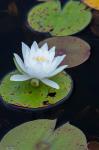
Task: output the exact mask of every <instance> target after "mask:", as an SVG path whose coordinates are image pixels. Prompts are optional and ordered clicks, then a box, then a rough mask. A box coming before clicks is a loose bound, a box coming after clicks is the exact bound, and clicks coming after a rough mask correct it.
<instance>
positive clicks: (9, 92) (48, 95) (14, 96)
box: [0, 72, 73, 108]
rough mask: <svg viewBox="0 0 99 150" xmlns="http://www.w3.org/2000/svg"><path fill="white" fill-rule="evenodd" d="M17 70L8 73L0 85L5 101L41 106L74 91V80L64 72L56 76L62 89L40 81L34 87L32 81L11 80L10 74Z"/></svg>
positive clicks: (50, 103)
mask: <svg viewBox="0 0 99 150" xmlns="http://www.w3.org/2000/svg"><path fill="white" fill-rule="evenodd" d="M15 73H17V72H11V73H9V74H7V75H6V76H5V77H4V78H3V80H2V82H1V85H0V95H1V97H2V99H3V101H4V102H6V103H7V104H13V105H16V106H21V107H26V108H39V107H40V108H41V107H46V106H49V105H53V104H56V103H57V102H59V101H61V100H62V99H63V98H64V97H67V96H69V94H70V93H71V91H72V84H73V83H72V80H71V77H70V76H69V75H68V74H65V73H64V72H62V73H60V74H58V75H56V76H54V77H53V78H52V80H53V81H55V82H57V83H58V84H59V86H60V89H59V90H57V89H54V88H51V87H49V86H46V85H44V84H43V83H41V82H40V85H39V86H38V87H33V86H32V85H31V83H30V81H23V82H15V81H10V76H11V75H12V74H15Z"/></svg>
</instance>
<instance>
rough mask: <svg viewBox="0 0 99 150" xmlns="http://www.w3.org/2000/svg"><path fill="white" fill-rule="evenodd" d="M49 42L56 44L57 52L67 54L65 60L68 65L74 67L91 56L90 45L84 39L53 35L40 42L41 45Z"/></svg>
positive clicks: (51, 44) (50, 44)
mask: <svg viewBox="0 0 99 150" xmlns="http://www.w3.org/2000/svg"><path fill="white" fill-rule="evenodd" d="M46 42H47V43H48V46H49V47H50V48H51V47H52V46H56V53H57V54H58V55H63V54H64V53H65V54H66V55H67V56H66V57H65V59H64V61H63V63H64V64H68V67H69V68H71V67H74V66H78V65H80V64H82V63H83V62H85V61H86V60H87V59H88V58H89V56H90V45H89V44H88V43H87V42H85V41H84V40H82V39H80V38H77V37H73V36H67V37H53V38H48V39H46V40H44V41H42V42H40V44H39V45H40V46H41V45H43V44H44V43H46Z"/></svg>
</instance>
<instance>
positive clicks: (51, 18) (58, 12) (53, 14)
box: [27, 0, 92, 36]
mask: <svg viewBox="0 0 99 150" xmlns="http://www.w3.org/2000/svg"><path fill="white" fill-rule="evenodd" d="M91 18H92V15H91V12H90V10H88V9H86V5H84V4H83V3H80V2H78V1H72V0H70V1H69V2H67V3H66V4H65V6H64V7H63V9H61V4H60V2H59V1H58V0H53V1H49V2H45V3H43V4H39V5H37V6H35V7H33V8H32V9H31V10H30V11H29V13H28V15H27V21H28V24H29V26H30V28H31V29H33V30H35V31H39V32H49V33H50V34H51V35H53V36H54V35H55V36H65V35H72V34H74V33H77V32H79V31H81V30H83V29H84V28H85V27H86V26H87V25H88V24H89V23H90V21H91Z"/></svg>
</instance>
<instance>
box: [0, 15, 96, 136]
mask: <svg viewBox="0 0 99 150" xmlns="http://www.w3.org/2000/svg"><path fill="white" fill-rule="evenodd" d="M1 19H2V18H1ZM6 26H8V25H6ZM22 26H23V25H22V24H21V23H19V22H17V25H16V26H15V28H14V29H13V30H10V31H7V29H6V32H4V31H2V29H3V30H4V28H3V26H0V28H1V30H0V52H1V54H0V79H2V77H3V76H4V75H5V74H6V73H8V72H10V71H11V70H13V69H14V68H15V67H14V63H13V53H14V52H17V53H18V54H20V55H21V42H22V41H23V42H26V43H27V44H28V42H27V39H26V34H25V33H24V30H23V29H22ZM4 27H5V25H4ZM76 36H78V37H81V38H82V39H84V40H85V41H87V42H88V43H89V44H90V45H91V57H90V59H89V60H88V61H87V62H85V63H84V64H82V65H80V66H78V67H75V68H72V69H67V72H68V73H69V74H70V75H71V77H72V78H73V80H74V90H73V94H72V96H71V97H70V99H69V100H68V101H67V102H66V103H65V104H64V105H63V106H62V109H61V111H60V112H59V113H58V114H57V117H58V122H57V126H59V125H61V124H63V123H65V122H66V121H71V123H72V124H74V125H76V126H77V127H79V128H80V129H82V130H83V131H84V133H85V134H86V135H87V136H88V137H90V136H99V38H98V37H96V36H94V35H93V34H92V33H91V31H90V29H89V27H88V28H87V29H86V30H84V31H83V32H80V33H79V34H76ZM33 40H37V39H35V37H34V39H33ZM29 44H30V43H29ZM45 113H46V112H43V113H42V115H39V114H37V113H35V112H33V113H27V112H21V111H15V110H12V109H9V108H6V107H5V106H4V105H3V104H2V103H1V102H0V139H1V138H2V137H3V136H4V134H5V133H6V132H8V131H9V130H10V129H12V128H13V127H15V126H17V125H18V124H21V123H23V122H26V121H29V120H34V119H39V118H49V116H51V117H52V118H53V116H54V114H51V113H48V114H47V115H48V116H47V115H46V116H45Z"/></svg>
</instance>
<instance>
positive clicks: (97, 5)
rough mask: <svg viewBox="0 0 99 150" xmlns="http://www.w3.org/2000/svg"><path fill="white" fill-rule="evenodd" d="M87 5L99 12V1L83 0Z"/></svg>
mask: <svg viewBox="0 0 99 150" xmlns="http://www.w3.org/2000/svg"><path fill="white" fill-rule="evenodd" d="M82 1H83V2H84V3H85V4H86V5H88V6H89V7H91V8H94V9H96V10H99V0H82Z"/></svg>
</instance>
